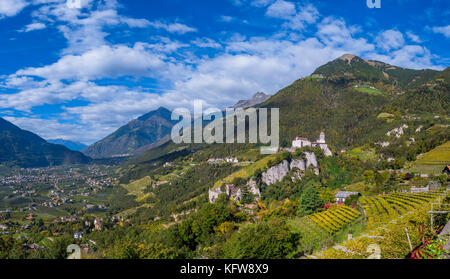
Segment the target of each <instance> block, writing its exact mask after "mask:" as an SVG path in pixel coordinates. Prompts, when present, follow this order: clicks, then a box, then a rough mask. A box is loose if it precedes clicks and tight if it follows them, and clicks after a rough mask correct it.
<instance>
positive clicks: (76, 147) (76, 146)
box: [47, 139, 87, 151]
mask: <svg viewBox="0 0 450 279" xmlns="http://www.w3.org/2000/svg"><path fill="white" fill-rule="evenodd" d="M47 142H49V143H53V144H60V145H64V146H65V147H67V148H69V149H70V150H73V151H81V150H83V149H85V148H86V147H87V145H86V144H84V143H81V142H77V141H71V140H64V139H50V140H47Z"/></svg>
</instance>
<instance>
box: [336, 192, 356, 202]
mask: <svg viewBox="0 0 450 279" xmlns="http://www.w3.org/2000/svg"><path fill="white" fill-rule="evenodd" d="M355 195H357V196H359V195H361V194H360V193H358V192H348V191H339V192H338V193H337V194H336V195H335V196H334V197H335V198H336V202H345V200H346V199H348V198H349V197H351V196H355Z"/></svg>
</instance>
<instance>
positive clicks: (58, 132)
mask: <svg viewBox="0 0 450 279" xmlns="http://www.w3.org/2000/svg"><path fill="white" fill-rule="evenodd" d="M4 118H5V119H6V120H7V121H10V122H11V123H13V124H15V125H16V126H19V127H20V128H21V129H25V130H27V131H31V132H33V133H35V134H37V135H39V136H40V137H42V138H44V139H55V138H60V139H65V140H73V141H81V142H84V143H92V142H93V141H95V139H98V138H100V137H102V136H104V132H103V131H102V130H101V129H100V130H98V128H99V127H89V126H83V125H79V124H71V123H61V122H60V121H59V120H57V119H41V118H33V117H10V116H8V117H4Z"/></svg>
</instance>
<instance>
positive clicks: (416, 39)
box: [406, 31, 422, 43]
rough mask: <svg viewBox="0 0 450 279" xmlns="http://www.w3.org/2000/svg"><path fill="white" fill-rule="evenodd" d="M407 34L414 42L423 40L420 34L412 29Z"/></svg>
mask: <svg viewBox="0 0 450 279" xmlns="http://www.w3.org/2000/svg"><path fill="white" fill-rule="evenodd" d="M406 36H407V37H408V39H410V40H411V41H412V42H414V43H421V42H422V40H421V39H420V37H419V36H417V35H416V34H414V33H413V32H411V31H408V32H406Z"/></svg>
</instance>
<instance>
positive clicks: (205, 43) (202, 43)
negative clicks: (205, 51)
mask: <svg viewBox="0 0 450 279" xmlns="http://www.w3.org/2000/svg"><path fill="white" fill-rule="evenodd" d="M192 44H194V45H196V46H198V47H201V48H216V49H220V48H222V46H221V45H220V44H219V43H217V42H216V41H214V40H213V39H210V38H197V39H195V40H194V41H192Z"/></svg>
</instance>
